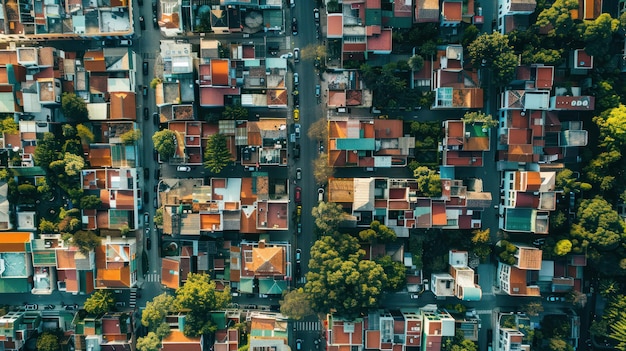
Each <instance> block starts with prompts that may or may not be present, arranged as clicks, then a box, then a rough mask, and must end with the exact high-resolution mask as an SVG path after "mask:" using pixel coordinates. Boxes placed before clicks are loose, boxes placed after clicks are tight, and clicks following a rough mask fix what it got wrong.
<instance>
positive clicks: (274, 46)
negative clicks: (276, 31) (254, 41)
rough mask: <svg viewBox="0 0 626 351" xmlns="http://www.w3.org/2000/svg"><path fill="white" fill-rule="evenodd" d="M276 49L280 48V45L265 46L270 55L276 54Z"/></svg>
mask: <svg viewBox="0 0 626 351" xmlns="http://www.w3.org/2000/svg"><path fill="white" fill-rule="evenodd" d="M278 50H280V47H279V46H278V45H275V44H274V45H268V46H267V52H268V53H269V54H270V55H272V56H276V55H278Z"/></svg>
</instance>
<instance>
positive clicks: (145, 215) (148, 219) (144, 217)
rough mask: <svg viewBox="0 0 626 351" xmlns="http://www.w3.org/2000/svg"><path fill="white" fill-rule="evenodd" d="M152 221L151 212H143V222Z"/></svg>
mask: <svg viewBox="0 0 626 351" xmlns="http://www.w3.org/2000/svg"><path fill="white" fill-rule="evenodd" d="M149 221H150V213H148V212H144V214H143V222H144V223H148V222H149Z"/></svg>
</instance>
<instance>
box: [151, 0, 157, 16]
mask: <svg viewBox="0 0 626 351" xmlns="http://www.w3.org/2000/svg"><path fill="white" fill-rule="evenodd" d="M152 13H154V14H155V15H156V13H157V3H156V0H152Z"/></svg>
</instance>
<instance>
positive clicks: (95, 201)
mask: <svg viewBox="0 0 626 351" xmlns="http://www.w3.org/2000/svg"><path fill="white" fill-rule="evenodd" d="M100 205H102V200H100V197H99V196H97V195H87V196H83V197H82V198H81V199H80V208H82V209H84V210H94V209H97V208H100Z"/></svg>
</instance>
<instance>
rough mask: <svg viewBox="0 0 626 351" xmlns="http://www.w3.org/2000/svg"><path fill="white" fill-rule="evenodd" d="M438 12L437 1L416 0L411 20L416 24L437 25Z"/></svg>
mask: <svg viewBox="0 0 626 351" xmlns="http://www.w3.org/2000/svg"><path fill="white" fill-rule="evenodd" d="M439 12H440V11H439V1H438V0H417V2H416V3H415V14H414V15H413V20H414V21H415V22H417V23H423V22H430V23H438V22H439Z"/></svg>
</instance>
